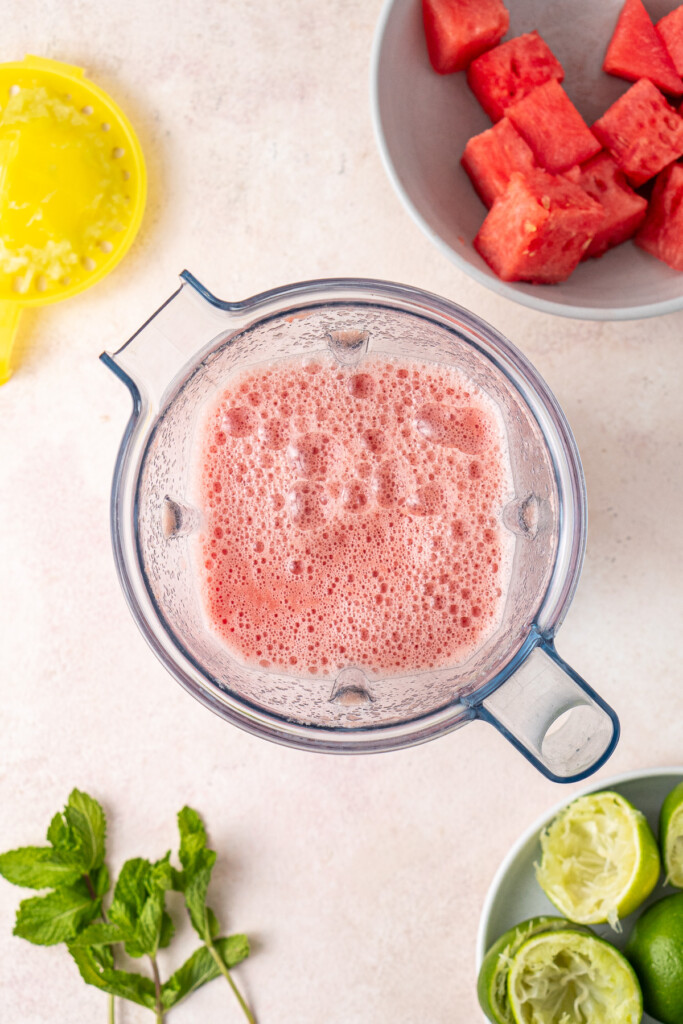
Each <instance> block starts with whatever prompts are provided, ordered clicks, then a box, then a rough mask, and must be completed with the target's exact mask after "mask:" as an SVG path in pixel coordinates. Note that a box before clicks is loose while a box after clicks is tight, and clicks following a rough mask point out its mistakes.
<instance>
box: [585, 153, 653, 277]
mask: <svg viewBox="0 0 683 1024" xmlns="http://www.w3.org/2000/svg"><path fill="white" fill-rule="evenodd" d="M576 171H577V172H578V173H576V175H575V176H574V175H573V174H572V175H571V178H572V180H574V181H576V184H577V185H580V186H581V188H582V189H583V190H584V192H587V193H588V195H589V196H590V197H591V199H595V201H596V202H598V203H600V205H601V206H602V208H603V209H604V211H605V219H604V221H603V222H602V224H601V225H600V228H599V229H598V231H597V232H596V233H595V236H594V238H593V241H592V242H591V244H590V245H589V246H588V248H587V249H586V251H585V253H584V254H583V256H582V259H584V260H585V259H588V258H589V257H591V256H602V255H603V253H605V252H607V250H608V249H611V248H612V247H613V246H615V245H620V244H621V243H622V242H625V241H626V240H627V239H628V238H632V237H633V235H634V234H635V233H636V231H637V230H638V228H639V227H640V225H641V223H642V221H643V218H644V217H645V213H646V210H647V199H644V198H643V196H639V195H638V193H637V192H634V191H633V189H632V188H631V187H630V185H629V184H628V182H627V181H626V178H625V176H624V174H623V173H622V172H621V171H620V170H619V168H618V167H617V165H616V163H615V162H614V160H613V159H612V157H611V156H610V155H609V154H608V153H598V155H597V156H594V157H593V158H592V160H589V161H588V162H587V163H585V164H583V166H582V167H579V168H577V169H576Z"/></svg>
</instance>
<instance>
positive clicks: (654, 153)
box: [372, 0, 683, 320]
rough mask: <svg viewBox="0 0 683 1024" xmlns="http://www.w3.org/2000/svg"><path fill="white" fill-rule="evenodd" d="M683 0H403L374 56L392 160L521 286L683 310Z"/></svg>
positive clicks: (428, 209) (605, 302) (465, 245)
mask: <svg viewBox="0 0 683 1024" xmlns="http://www.w3.org/2000/svg"><path fill="white" fill-rule="evenodd" d="M682 76H683V3H682V4H681V6H677V5H676V4H675V3H666V2H662V0H552V2H551V0H507V2H506V3H504V0H388V2H387V4H386V6H385V8H384V11H383V13H382V16H381V18H380V22H379V26H378V29H377V34H376V38H375V46H374V53H373V60H372V106H373V118H374V124H375V132H376V136H377V140H378V144H379V148H380V153H381V155H382V159H383V162H384V165H385V168H386V170H387V173H388V175H389V177H390V179H391V181H392V183H393V185H394V187H395V189H396V191H397V192H398V195H399V197H400V198H401V200H402V201H403V204H404V205H405V207H406V208H407V210H408V211H409V213H410V214H411V216H412V217H413V219H414V220H415V221H416V222H417V224H418V225H419V226H420V227H421V228H422V230H423V231H424V232H425V234H426V235H427V236H428V237H429V238H430V239H431V240H432V242H434V244H435V245H436V246H437V247H438V248H439V249H441V251H442V252H443V253H444V254H445V255H447V256H448V257H449V258H450V259H451V260H453V262H454V263H456V264H457V265H458V266H459V267H461V268H462V269H463V270H464V271H466V272H467V273H468V274H469V275H470V276H471V277H473V278H474V279H475V280H477V281H479V282H480V283H481V284H484V285H486V286H487V287H488V288H491V289H493V290H494V291H496V292H498V293H499V294H501V295H504V296H506V297H507V298H510V299H513V300H515V301H517V302H520V303H522V304H523V305H526V306H531V307H533V308H535V309H539V310H542V311H544V312H549V313H557V314H560V315H563V316H571V317H577V318H583V319H596V320H618V319H624V320H627V319H637V318H640V317H646V316H654V315H658V314H661V313H670V312H673V311H675V310H678V309H681V308H683V77H682Z"/></svg>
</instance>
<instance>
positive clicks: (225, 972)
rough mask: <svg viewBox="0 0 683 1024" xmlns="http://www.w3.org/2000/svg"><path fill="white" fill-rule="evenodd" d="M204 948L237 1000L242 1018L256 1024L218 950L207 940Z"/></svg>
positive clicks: (250, 1023)
mask: <svg viewBox="0 0 683 1024" xmlns="http://www.w3.org/2000/svg"><path fill="white" fill-rule="evenodd" d="M206 948H207V949H208V951H209V953H210V954H211V956H212V957H213V959H214V960H215V962H216V966H217V967H218V970H219V971H220V972H221V974H222V975H223V977H224V978H225V979H226V980H227V982H228V985H229V986H230V988H231V989H232V990H233V992H234V993H235V997H236V999H237V1002H238V1003H239V1004H240V1006H241V1007H242V1010H243V1012H244V1016H245V1017H246V1018H247V1020H248V1021H249V1024H256V1018H255V1017H254V1015H253V1013H252V1012H251V1010H250V1009H249V1007H248V1006H247V1004H246V1003H245V1001H244V999H243V998H242V993H241V992H240V990H239V989H238V988H237V985H236V984H235V982H234V981H233V980H232V975H231V974H230V971H229V970H228V968H227V967H226V965H225V962H224V961H223V957H222V956H221V955H220V953H219V952H218V950H217V949H216V947H215V946H214V944H213V942H212V941H211V939H208V940H207V942H206Z"/></svg>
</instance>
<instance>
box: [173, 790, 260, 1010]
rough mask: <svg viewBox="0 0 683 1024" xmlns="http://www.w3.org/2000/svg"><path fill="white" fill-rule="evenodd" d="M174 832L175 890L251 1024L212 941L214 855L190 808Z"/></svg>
mask: <svg viewBox="0 0 683 1024" xmlns="http://www.w3.org/2000/svg"><path fill="white" fill-rule="evenodd" d="M178 830H179V832H180V850H179V853H178V856H179V858H180V863H181V864H182V866H183V870H182V871H179V872H175V876H174V882H175V887H176V888H177V889H179V890H180V891H181V892H182V893H183V895H184V897H185V906H186V907H187V911H188V913H189V915H190V921H191V922H192V927H193V928H194V930H195V931H196V932H197V934H198V935H199V937H200V939H202V940H203V942H204V947H205V949H206V950H207V951H208V953H209V955H210V956H211V958H212V959H213V961H214V963H215V965H216V967H217V968H218V970H219V971H220V972H221V974H222V975H223V976H224V977H225V979H226V980H227V982H228V984H229V985H230V988H231V989H232V990H233V992H234V993H235V997H236V999H237V1001H238V1002H239V1004H240V1006H241V1007H242V1010H243V1012H244V1015H245V1017H246V1018H247V1020H248V1021H249V1024H255V1021H254V1018H253V1016H252V1013H251V1010H250V1009H249V1007H248V1006H247V1004H246V1003H245V1001H244V999H243V998H242V995H241V993H240V991H239V989H238V988H237V986H236V985H235V983H234V981H233V979H232V976H231V974H230V970H229V968H230V966H232V965H231V964H228V963H227V962H226V958H225V957H224V956H223V954H222V952H221V946H220V944H219V942H217V941H215V939H216V936H217V935H218V933H219V931H220V925H219V923H218V919H217V917H216V915H215V913H214V912H213V910H211V908H210V907H209V906H207V903H206V896H207V892H208V889H209V882H210V881H211V872H212V871H213V866H214V864H215V863H216V851H215V850H210V849H209V848H208V846H207V840H206V831H205V829H204V825H203V823H202V819H201V818H200V817H199V815H198V814H197V812H196V811H193V810H192V808H191V807H183V809H182V811H180V812H179V813H178ZM247 952H248V948H247Z"/></svg>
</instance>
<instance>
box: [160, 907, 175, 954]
mask: <svg viewBox="0 0 683 1024" xmlns="http://www.w3.org/2000/svg"><path fill="white" fill-rule="evenodd" d="M174 935H175V925H174V924H173V921H172V920H171V916H170V914H167V913H166V911H164V912H163V914H162V916H161V928H160V930H159V949H166V947H167V946H168V945H169V944H170V942H171V939H172V938H173V936H174Z"/></svg>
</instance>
